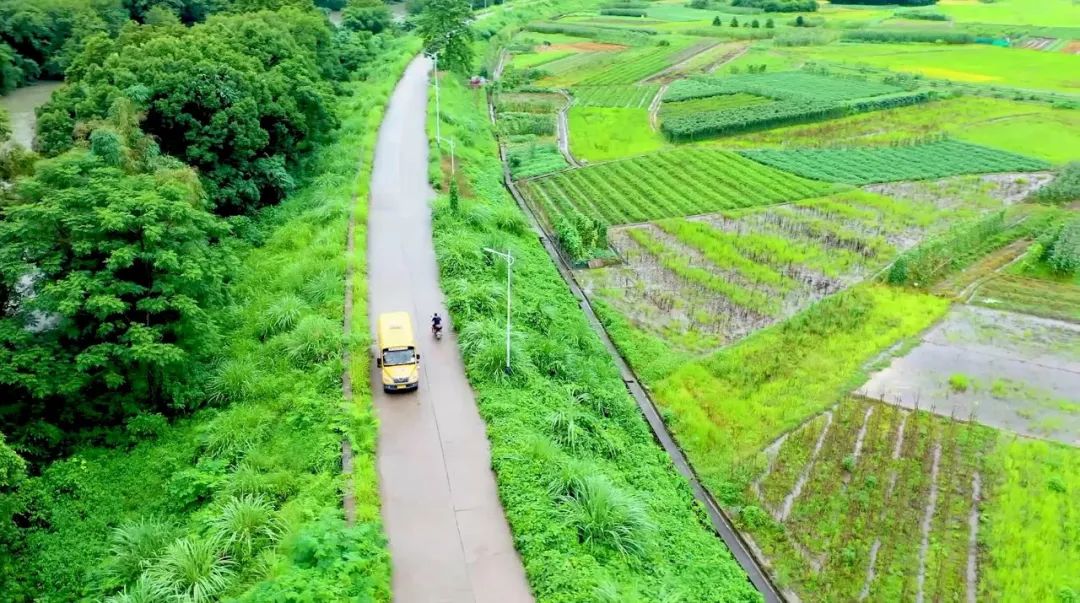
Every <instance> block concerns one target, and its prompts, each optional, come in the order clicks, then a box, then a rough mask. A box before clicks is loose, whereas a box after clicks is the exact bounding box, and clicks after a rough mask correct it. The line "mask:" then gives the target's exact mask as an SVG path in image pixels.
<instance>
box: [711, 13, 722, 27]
mask: <svg viewBox="0 0 1080 603" xmlns="http://www.w3.org/2000/svg"><path fill="white" fill-rule="evenodd" d="M712 24H713V26H714V27H720V26H721V25H723V22H721V21H720V15H716V16H715V17H713V18H712Z"/></svg>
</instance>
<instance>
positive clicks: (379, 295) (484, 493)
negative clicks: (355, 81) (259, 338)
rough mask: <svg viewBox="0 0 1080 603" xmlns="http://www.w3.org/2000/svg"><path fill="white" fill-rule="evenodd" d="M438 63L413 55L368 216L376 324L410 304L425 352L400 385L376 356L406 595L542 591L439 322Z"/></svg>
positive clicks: (397, 580)
mask: <svg viewBox="0 0 1080 603" xmlns="http://www.w3.org/2000/svg"><path fill="white" fill-rule="evenodd" d="M429 69H430V62H429V61H428V60H426V59H424V58H422V57H421V58H417V59H415V60H413V62H412V63H411V64H410V65H409V67H408V69H407V70H406V71H405V75H404V77H403V78H402V79H401V81H400V82H399V83H398V85H397V88H396V89H395V90H394V94H393V96H392V97H391V99H390V105H389V107H388V108H387V111H386V116H385V118H384V120H383V123H382V126H381V127H380V129H379V139H378V143H377V146H376V148H375V164H374V166H373V172H372V177H371V201H370V212H369V215H368V279H369V280H368V285H369V291H368V296H369V312H370V316H371V327H372V331H373V334H374V325H375V321H376V319H377V317H378V315H379V314H380V313H382V312H390V311H396V310H404V311H407V312H409V313H410V314H412V317H413V321H414V325H413V327H414V329H415V330H416V335H417V340H418V342H419V343H418V346H419V352H420V359H421V363H420V367H421V370H420V388H419V390H418V391H416V392H415V393H407V394H399V395H387V394H385V393H383V391H382V387H381V385H380V381H379V379H378V374H377V373H375V372H374V371H376V370H378V369H375V368H374V363H372V365H373V373H372V379H373V384H372V389H373V390H374V399H375V408H376V412H377V414H378V417H379V423H380V424H379V442H378V460H377V462H378V471H379V490H380V495H381V498H382V515H383V521H384V523H385V526H386V533H387V536H388V537H389V539H390V555H391V558H392V562H393V592H394V600H395V601H397V602H399V603H428V602H444V601H445V602H448V603H457V602H474V601H475V602H491V603H516V602H519V601H521V602H525V601H532V596H531V594H530V592H529V587H528V583H527V581H526V579H525V570H524V567H523V566H522V564H521V560H520V558H519V557H518V554H517V552H516V551H515V550H514V545H513V541H512V539H511V536H510V528H509V526H508V525H507V523H506V518H505V516H504V515H503V511H502V506H501V504H500V502H499V497H498V493H497V491H496V488H495V475H494V474H493V473H492V471H491V455H490V451H489V448H488V441H487V433H486V431H485V424H484V421H483V419H481V418H480V415H479V413H478V412H477V409H476V401H475V399H474V397H473V392H472V389H470V387H469V383H468V381H467V380H466V379H465V367H464V365H463V363H462V360H461V356H460V355H459V353H458V348H457V338H456V337H455V335H454V333H453V330H452V329H447V332H446V336H445V337H443V339H442V341H439V342H436V341H434V340H433V339H432V337H431V335H430V329H429V327H428V322H427V321H428V318H429V317H430V316H431V314H432V313H433V312H436V311H438V312H439V313H440V314H443V315H444V316H445V308H444V306H443V296H442V292H441V291H440V289H439V275H438V269H437V267H436V264H435V251H434V248H433V244H432V239H431V214H430V208H429V203H430V201H431V199H432V198H433V197H434V193H433V191H432V190H431V188H430V187H429V186H428V182H427V166H428V164H427V157H428V142H427V135H426V133H425V130H424V126H425V121H426V119H427V87H428V71H429ZM450 323H451V325H452V324H453V320H452V317H451V320H450Z"/></svg>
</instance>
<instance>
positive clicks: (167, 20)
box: [143, 4, 180, 25]
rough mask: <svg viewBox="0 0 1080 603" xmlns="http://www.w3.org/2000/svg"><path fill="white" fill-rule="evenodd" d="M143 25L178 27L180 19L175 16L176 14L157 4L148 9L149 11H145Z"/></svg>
mask: <svg viewBox="0 0 1080 603" xmlns="http://www.w3.org/2000/svg"><path fill="white" fill-rule="evenodd" d="M143 23H145V24H147V25H179V24H180V17H178V16H176V13H174V12H172V11H171V10H169V9H168V8H166V7H164V6H162V5H160V4H159V5H157V6H153V7H150V10H148V11H146V16H145V18H144V19H143Z"/></svg>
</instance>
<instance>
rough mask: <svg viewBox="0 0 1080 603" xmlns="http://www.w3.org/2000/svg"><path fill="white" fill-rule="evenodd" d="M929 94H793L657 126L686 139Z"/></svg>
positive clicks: (913, 100) (914, 100)
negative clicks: (815, 96)
mask: <svg viewBox="0 0 1080 603" xmlns="http://www.w3.org/2000/svg"><path fill="white" fill-rule="evenodd" d="M932 98H933V96H932V95H931V94H930V93H929V92H901V93H897V94H889V95H883V96H875V97H871V98H866V99H861V100H850V101H849V100H829V101H822V100H812V99H795V98H793V99H788V100H778V101H774V102H771V103H762V104H755V105H750V106H736V107H733V108H730V109H722V110H717V111H704V112H701V113H692V114H687V115H682V116H678V117H675V118H672V119H668V120H666V121H664V123H663V125H662V126H661V129H662V130H663V132H664V134H666V135H667V136H668V138H671V139H672V140H676V141H687V140H694V139H697V138H705V137H709V136H723V135H727V134H734V133H737V132H745V131H748V130H760V129H764V128H772V127H775V126H782V125H788V124H793V123H799V122H806V121H817V120H823V119H829V118H834V117H842V116H845V115H850V114H853V113H865V112H867V111H879V110H882V109H894V108H896V107H903V106H906V105H916V104H919V103H925V102H927V101H929V100H930V99H932Z"/></svg>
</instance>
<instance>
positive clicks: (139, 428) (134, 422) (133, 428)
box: [125, 412, 169, 441]
mask: <svg viewBox="0 0 1080 603" xmlns="http://www.w3.org/2000/svg"><path fill="white" fill-rule="evenodd" d="M125 427H126V429H127V433H128V435H129V436H131V437H132V438H133V439H135V440H136V441H141V440H156V439H157V438H159V437H161V435H162V434H163V433H165V431H166V430H167V429H168V428H169V420H168V419H166V418H165V416H164V415H162V414H161V413H156V412H151V413H139V414H137V415H135V416H134V417H131V418H130V419H128V421H127V424H126V426H125Z"/></svg>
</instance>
